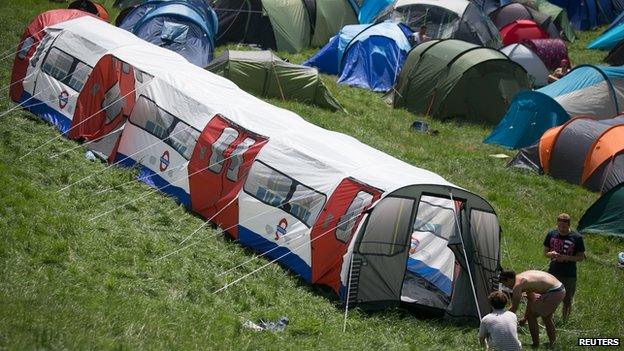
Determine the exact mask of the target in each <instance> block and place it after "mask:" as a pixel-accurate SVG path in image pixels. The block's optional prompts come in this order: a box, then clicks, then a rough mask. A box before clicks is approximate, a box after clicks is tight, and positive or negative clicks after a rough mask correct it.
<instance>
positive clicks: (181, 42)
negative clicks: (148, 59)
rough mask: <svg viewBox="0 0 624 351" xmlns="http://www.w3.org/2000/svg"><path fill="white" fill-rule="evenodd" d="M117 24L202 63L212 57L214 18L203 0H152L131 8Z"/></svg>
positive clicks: (198, 64) (214, 30) (151, 41)
mask: <svg viewBox="0 0 624 351" xmlns="http://www.w3.org/2000/svg"><path fill="white" fill-rule="evenodd" d="M119 27H121V28H123V29H125V30H127V31H129V32H132V33H134V34H136V35H137V36H138V37H140V38H142V39H144V40H146V41H149V42H150V43H153V44H156V45H158V46H162V47H164V48H167V49H169V50H172V51H175V52H177V53H179V54H180V55H182V56H184V58H186V59H187V60H188V61H189V62H191V63H192V64H194V65H197V66H200V67H205V66H206V65H207V64H208V63H209V62H210V61H211V60H212V54H213V52H214V46H215V44H214V37H215V34H216V33H217V27H218V22H217V15H216V14H215V13H214V11H213V10H212V9H211V8H210V7H209V6H208V5H206V2H204V1H203V0H152V1H147V2H145V3H143V4H141V5H139V6H137V7H136V8H134V9H133V10H132V11H131V12H130V13H128V14H127V15H126V16H125V17H124V18H123V19H122V20H121V22H120V23H119Z"/></svg>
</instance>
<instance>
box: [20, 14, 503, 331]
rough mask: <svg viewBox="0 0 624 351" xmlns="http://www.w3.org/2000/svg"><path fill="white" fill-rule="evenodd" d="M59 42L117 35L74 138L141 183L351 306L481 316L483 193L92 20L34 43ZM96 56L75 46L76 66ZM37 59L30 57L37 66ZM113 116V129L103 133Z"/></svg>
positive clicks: (486, 247) (61, 27)
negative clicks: (106, 140) (107, 142)
mask: <svg viewBox="0 0 624 351" xmlns="http://www.w3.org/2000/svg"><path fill="white" fill-rule="evenodd" d="M100 36H101V38H100ZM53 37H55V38H57V39H56V40H49V39H47V38H53ZM70 37H71V38H73V40H74V45H73V46H72V45H69V42H70ZM63 38H64V39H65V40H66V41H67V42H68V46H70V47H83V45H84V43H86V42H91V43H96V42H98V41H100V40H104V41H106V40H113V39H114V40H115V42H117V43H118V46H117V47H116V48H112V49H111V50H105V49H101V50H96V51H95V52H97V53H98V54H99V56H100V59H99V61H98V62H97V63H95V64H94V68H93V73H92V74H90V75H88V79H87V80H86V82H85V83H84V84H81V85H80V86H76V87H77V88H81V89H78V90H79V93H80V94H79V97H78V99H77V100H78V104H77V107H76V109H75V113H74V115H73V118H69V120H70V122H72V123H74V124H73V125H72V130H71V134H69V136H70V137H71V138H73V139H78V140H99V138H103V137H106V136H107V135H110V134H111V133H113V136H112V139H116V140H114V142H113V140H111V144H113V145H114V147H112V148H111V149H110V150H109V160H111V161H114V162H115V163H119V164H124V165H134V166H137V167H138V168H139V169H141V176H140V180H142V181H143V182H146V183H148V184H151V185H152V186H158V188H159V190H160V191H162V192H165V193H168V194H171V195H173V196H174V197H175V198H176V199H177V200H178V201H180V202H181V203H183V204H185V205H186V206H187V207H188V208H189V209H191V210H193V211H195V212H196V213H198V214H199V215H201V216H203V217H205V218H207V219H209V220H210V221H212V222H213V223H215V224H217V225H219V226H220V227H221V228H223V229H225V230H226V231H227V233H228V234H229V235H230V236H232V237H233V238H235V239H237V240H238V241H239V242H240V243H241V244H242V245H245V246H249V247H251V248H253V249H254V250H257V251H259V252H262V253H265V254H266V255H267V256H268V257H271V258H275V259H276V260H277V261H279V262H280V263H282V264H283V265H284V266H285V267H287V268H288V269H290V270H292V271H294V272H296V273H297V274H298V275H300V276H301V277H302V278H303V279H304V280H305V281H307V282H311V283H316V284H324V285H328V286H330V287H332V289H333V290H334V291H335V292H337V293H338V294H339V296H341V298H342V301H344V302H348V303H349V304H350V305H352V306H353V305H359V306H362V307H363V308H379V307H385V306H393V305H396V304H399V303H401V302H406V303H409V304H412V305H415V306H423V307H429V308H434V309H436V310H437V311H440V312H441V313H445V314H446V315H447V316H448V317H468V318H472V319H473V320H476V318H479V317H480V316H482V315H483V314H484V313H486V312H488V311H489V304H488V302H487V295H488V294H489V292H490V291H491V290H492V287H493V285H495V284H496V276H497V273H498V272H499V270H500V250H499V239H500V227H499V224H498V220H497V217H496V214H495V212H494V210H493V209H492V207H491V206H490V205H489V204H488V203H487V202H486V201H485V200H483V199H482V198H480V197H479V196H477V195H475V194H473V193H471V192H469V191H467V190H464V189H461V188H458V187H457V186H455V185H453V184H451V183H449V182H447V181H446V180H444V179H443V178H442V177H440V176H439V175H436V174H434V173H431V172H429V171H426V170H423V169H419V168H416V167H414V166H411V165H409V164H406V163H404V162H402V161H400V160H398V159H395V158H393V157H391V156H389V155H387V154H385V153H383V152H380V151H378V150H375V149H373V148H371V147H369V146H367V145H365V144H362V143H360V142H359V141H357V140H356V139H354V138H351V137H348V136H346V135H343V134H340V133H336V132H331V131H327V130H324V129H322V128H320V127H317V126H315V125H313V124H310V123H308V122H306V121H305V120H303V119H302V118H301V117H300V116H298V115H296V114H294V113H292V112H289V111H287V110H283V109H280V108H277V107H275V106H272V105H270V104H268V103H265V102H263V101H262V100H259V99H257V98H255V97H253V96H251V95H249V94H247V93H245V92H243V91H242V90H240V89H239V88H238V87H236V85H234V84H233V83H232V82H230V81H228V80H226V79H224V78H222V77H219V76H217V75H214V74H211V73H210V72H208V71H205V70H203V69H201V68H199V67H196V66H194V65H192V64H190V63H187V62H185V61H184V60H182V59H181V58H180V57H179V56H178V55H176V54H175V53H170V54H169V55H170V56H169V57H166V58H165V59H160V58H159V57H160V55H158V54H156V55H155V53H157V52H158V51H159V50H160V51H161V53H163V54H164V53H165V52H167V50H166V49H163V48H159V47H157V46H154V45H152V44H149V43H146V42H143V41H140V40H138V39H136V38H134V39H133V38H132V36H131V35H130V34H129V33H127V32H125V31H122V30H120V29H117V28H116V27H112V26H109V25H107V24H105V23H104V22H101V21H99V20H94V19H93V18H91V17H82V18H78V19H73V20H70V21H67V22H63V23H61V24H57V25H52V26H48V27H47V28H46V31H45V37H44V38H43V40H42V41H41V43H40V45H39V46H38V47H37V48H36V49H37V50H38V51H39V52H41V53H42V54H44V53H45V55H46V56H47V57H49V56H50V53H51V52H53V51H55V50H57V49H59V47H58V46H57V45H59V44H62V43H63V42H64V41H65V40H60V39H63ZM137 41H138V42H137ZM98 47H99V46H98ZM93 48H96V47H95V46H94V47H93ZM164 55H165V56H166V54H164ZM83 56H84V57H83ZM91 56H93V53H92V52H89V51H88V50H80V51H77V52H75V59H76V60H79V61H81V62H86V61H90V59H91V58H90V57H91ZM147 58H150V59H151V62H150V60H149V59H147ZM33 60H34V61H33ZM172 60H173V61H175V62H176V64H175V66H173V67H175V69H172V68H171V67H172V66H171V64H170V62H171V61H172ZM41 61H46V60H42V59H41V58H40V57H38V56H35V57H29V59H28V62H29V64H30V63H33V69H35V68H36V69H40V68H41V66H42V62H41ZM57 63H58V65H57ZM61 64H62V62H61V61H55V64H54V67H58V66H62V65H61ZM148 65H149V66H148ZM43 66H46V63H45V62H44V63H43ZM31 72H32V71H31ZM148 72H151V73H148ZM28 73H30V72H28ZM23 77H24V76H22V77H20V78H23ZM47 79H48V80H49V81H50V82H55V84H57V85H59V86H60V84H61V82H59V81H58V80H57V78H55V76H54V75H52V76H49V77H48V78H47ZM139 83H140V84H139ZM133 84H134V87H133V86H132V85H133ZM51 86H53V87H54V85H51ZM25 88H26V89H31V87H30V85H28V84H25ZM117 96H119V98H115V97H117ZM131 96H133V97H134V99H132V98H130V97H131ZM57 103H58V100H57V99H55V100H54V101H52V102H45V103H44V104H49V105H46V106H47V108H48V109H53V108H55V107H54V106H55V105H57ZM31 111H33V112H35V113H38V111H40V110H36V109H31ZM94 116H95V118H96V119H94V120H93V122H91V121H92V120H91V119H90V118H92V117H94ZM110 123H115V124H116V126H115V128H117V129H115V130H114V131H113V132H111V133H109V134H106V133H107V131H108V130H111V129H114V128H112V127H109V126H108V124H110ZM119 130H121V132H117V131H119ZM94 138H95V139H94ZM91 145H92V144H88V145H86V146H87V147H91ZM148 176H149V178H148ZM161 184H162V186H161ZM416 241H418V242H419V245H414V243H415V242H416ZM411 246H418V248H417V250H416V252H415V253H413V254H410V253H409V249H410V247H411ZM410 259H411V260H410ZM408 264H409V267H408Z"/></svg>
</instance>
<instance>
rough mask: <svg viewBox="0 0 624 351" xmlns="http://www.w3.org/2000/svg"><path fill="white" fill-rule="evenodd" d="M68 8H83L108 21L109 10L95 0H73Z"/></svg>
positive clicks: (82, 9)
mask: <svg viewBox="0 0 624 351" xmlns="http://www.w3.org/2000/svg"><path fill="white" fill-rule="evenodd" d="M67 8H68V9H72V10H81V11H85V12H88V13H90V14H93V15H96V16H98V17H100V18H101V19H102V20H103V21H106V22H108V12H107V11H106V8H104V6H102V4H99V3H97V2H95V1H89V0H76V1H72V2H71V3H70V4H69V5H68V6H67Z"/></svg>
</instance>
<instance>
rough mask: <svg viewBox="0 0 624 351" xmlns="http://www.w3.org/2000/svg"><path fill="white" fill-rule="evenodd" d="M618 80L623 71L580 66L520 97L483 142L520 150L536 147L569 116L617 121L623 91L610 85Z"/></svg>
mask: <svg viewBox="0 0 624 351" xmlns="http://www.w3.org/2000/svg"><path fill="white" fill-rule="evenodd" d="M615 79H617V80H622V79H624V67H605V66H592V65H581V66H577V67H576V68H575V69H574V70H572V71H571V72H570V73H568V74H567V75H566V76H565V77H563V78H562V79H560V80H558V81H556V82H554V83H552V84H549V85H547V86H545V87H543V88H541V89H538V90H535V91H527V92H522V93H519V94H518V95H516V96H515V97H514V99H513V101H512V103H511V105H510V106H509V109H508V110H507V113H506V114H505V116H504V117H503V119H502V120H501V122H500V123H499V124H498V126H496V128H494V130H493V131H492V133H490V135H488V136H487V137H486V138H485V140H484V141H483V142H484V143H486V144H498V145H500V146H503V147H506V148H510V149H518V148H522V147H527V146H530V145H533V144H534V143H535V142H537V141H538V140H539V138H540V137H541V136H542V134H544V132H545V131H546V130H548V129H550V128H552V127H555V126H558V125H561V124H563V123H565V121H567V120H568V119H570V116H572V117H574V116H580V115H589V116H595V117H597V118H611V117H614V116H616V115H618V113H619V111H620V106H622V105H623V101H621V99H622V98H621V97H620V96H621V95H622V94H623V93H624V91H622V90H624V87H621V88H619V87H618V85H619V84H617V85H614V84H613V83H612V82H611V81H612V80H615Z"/></svg>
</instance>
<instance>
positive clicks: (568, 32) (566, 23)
mask: <svg viewBox="0 0 624 351" xmlns="http://www.w3.org/2000/svg"><path fill="white" fill-rule="evenodd" d="M515 2H517V3H521V4H523V5H525V6H528V7H530V8H532V9H534V10H537V11H539V12H540V13H543V14H545V15H546V16H549V17H550V18H552V21H553V23H554V24H555V27H557V30H559V34H560V36H561V38H563V39H565V40H567V41H570V42H573V41H574V40H575V39H576V34H574V29H572V25H571V24H570V19H569V18H568V14H567V12H566V10H564V9H563V8H561V7H559V6H557V5H554V4H551V3H550V2H548V1H547V0H515Z"/></svg>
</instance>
